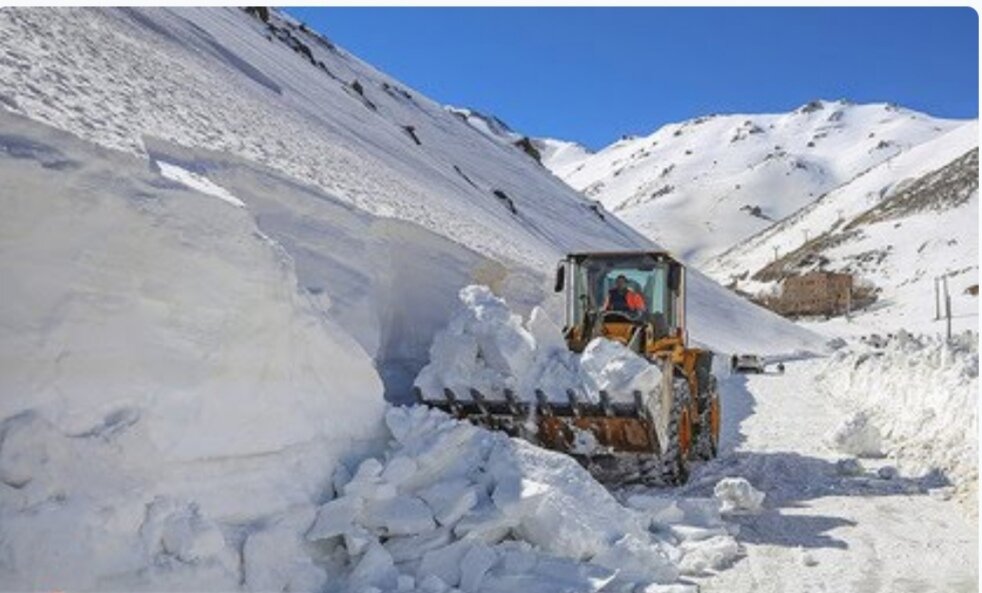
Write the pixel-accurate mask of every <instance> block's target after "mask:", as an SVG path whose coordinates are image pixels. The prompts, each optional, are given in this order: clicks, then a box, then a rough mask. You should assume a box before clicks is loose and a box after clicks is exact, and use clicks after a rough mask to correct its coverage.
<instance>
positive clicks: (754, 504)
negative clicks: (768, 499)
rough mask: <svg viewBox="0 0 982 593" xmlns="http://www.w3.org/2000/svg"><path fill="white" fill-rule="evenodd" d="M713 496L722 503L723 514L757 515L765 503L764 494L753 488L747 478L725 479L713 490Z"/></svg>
mask: <svg viewBox="0 0 982 593" xmlns="http://www.w3.org/2000/svg"><path fill="white" fill-rule="evenodd" d="M713 496H715V497H716V500H718V501H719V502H720V510H721V512H723V513H734V512H748V513H755V512H757V511H759V510H760V506H761V504H763V502H764V493H763V492H761V491H759V490H757V489H756V488H754V487H753V486H751V485H750V482H748V481H747V480H746V478H723V479H722V480H720V481H719V482H717V483H716V486H715V487H714V488H713Z"/></svg>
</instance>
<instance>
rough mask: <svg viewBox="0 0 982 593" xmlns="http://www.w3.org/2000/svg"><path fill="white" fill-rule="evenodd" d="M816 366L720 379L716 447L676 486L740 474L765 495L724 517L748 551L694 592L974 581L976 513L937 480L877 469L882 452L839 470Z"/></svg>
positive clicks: (835, 413) (706, 486)
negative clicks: (857, 467) (758, 506)
mask: <svg viewBox="0 0 982 593" xmlns="http://www.w3.org/2000/svg"><path fill="white" fill-rule="evenodd" d="M821 364H822V361H820V360H815V361H797V362H791V363H788V364H787V372H786V374H785V375H783V376H782V375H776V374H766V375H750V376H743V375H735V376H732V377H730V378H729V379H727V381H726V383H725V385H724V387H723V389H724V414H725V420H724V429H723V430H724V434H723V451H722V452H721V455H720V458H719V459H718V460H717V461H715V462H713V463H711V464H708V465H706V466H704V467H701V468H699V469H698V470H697V472H696V473H695V474H694V476H693V479H692V481H691V483H690V485H688V486H687V487H686V488H685V489H684V490H685V493H686V494H694V495H706V494H708V493H710V492H711V491H712V487H713V485H714V484H715V483H716V481H718V480H719V478H720V477H722V476H742V477H745V478H747V479H748V480H749V481H750V482H751V484H753V485H754V486H755V487H756V488H758V489H760V490H762V491H764V492H765V493H766V495H767V498H766V499H765V501H764V510H763V511H762V512H761V513H760V514H758V515H745V516H736V517H731V519H732V520H734V521H735V522H737V523H738V524H739V525H740V534H739V537H738V539H739V540H740V541H741V542H742V543H743V544H744V546H745V549H746V557H745V558H743V559H741V560H738V561H737V562H736V564H735V565H734V566H732V567H731V568H729V569H727V570H723V571H721V572H719V573H718V574H714V575H706V576H705V577H703V578H699V579H698V581H699V584H700V588H701V590H702V591H706V592H712V591H758V592H762V591H781V592H784V591H802V592H821V591H835V592H843V591H855V592H862V593H870V592H876V591H883V592H904V591H911V592H913V591H918V592H921V591H950V592H954V591H977V590H978V589H977V583H978V531H977V525H978V524H977V518H976V517H974V516H972V514H971V512H970V509H968V508H966V507H965V506H960V505H959V504H957V503H955V502H953V501H951V500H945V499H944V496H942V495H941V493H943V492H945V490H946V489H945V488H940V489H939V488H938V486H939V484H938V481H939V480H938V479H937V478H931V477H922V478H910V477H898V478H894V479H892V480H883V479H879V478H877V477H876V469H877V468H878V467H879V466H882V465H887V464H889V461H888V460H882V461H876V460H873V461H871V460H862V464H863V467H864V469H865V472H864V473H863V474H861V475H858V476H848V475H844V473H843V472H840V471H838V470H837V467H836V462H837V461H838V460H839V459H841V458H842V457H843V456H842V455H840V454H838V453H837V452H836V451H834V450H832V449H830V448H829V446H828V445H826V442H825V441H826V435H827V434H828V433H829V432H830V431H831V430H832V429H833V428H834V427H835V425H836V424H837V423H838V422H839V421H840V420H841V419H842V412H841V411H840V410H838V409H837V408H836V407H835V406H834V404H833V402H831V401H829V400H828V398H827V397H826V396H824V395H822V391H821V389H820V386H818V385H817V384H816V383H815V379H814V375H815V373H816V371H817V370H818V369H819V368H820V367H821ZM942 483H943V479H942Z"/></svg>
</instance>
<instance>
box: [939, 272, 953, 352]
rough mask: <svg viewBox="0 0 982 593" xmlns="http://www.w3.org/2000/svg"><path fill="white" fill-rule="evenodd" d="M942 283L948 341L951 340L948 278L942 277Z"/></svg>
mask: <svg viewBox="0 0 982 593" xmlns="http://www.w3.org/2000/svg"><path fill="white" fill-rule="evenodd" d="M941 278H942V281H943V282H944V315H945V319H946V320H947V326H948V327H947V332H946V333H947V335H948V340H949V341H950V340H951V295H950V294H948V277H947V276H942V277H941Z"/></svg>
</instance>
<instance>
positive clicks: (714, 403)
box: [692, 377, 720, 461]
mask: <svg viewBox="0 0 982 593" xmlns="http://www.w3.org/2000/svg"><path fill="white" fill-rule="evenodd" d="M700 399H701V400H702V401H701V402H700V406H699V408H700V410H701V412H700V413H699V432H698V434H697V435H696V442H695V446H694V447H693V450H692V453H693V456H694V457H695V458H696V459H700V460H703V461H708V460H710V459H715V458H716V455H717V454H718V453H719V431H720V401H719V390H718V389H717V385H716V377H711V378H710V379H709V384H708V385H707V388H706V391H705V392H704V393H702V394H701V395H700Z"/></svg>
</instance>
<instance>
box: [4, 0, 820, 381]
mask: <svg viewBox="0 0 982 593" xmlns="http://www.w3.org/2000/svg"><path fill="white" fill-rule="evenodd" d="M4 16H5V18H4V19H3V21H2V23H0V27H2V28H0V31H2V33H3V36H4V39H6V40H8V43H9V44H10V45H11V46H16V47H17V50H16V51H13V52H11V53H9V54H8V55H9V57H8V59H6V60H5V61H4V62H3V63H0V79H2V80H4V81H5V82H6V84H5V91H4V96H5V100H4V101H3V105H4V106H5V108H7V109H11V110H13V111H14V112H16V113H21V114H24V115H27V116H28V117H31V118H32V119H37V120H39V121H44V122H48V123H50V124H52V125H55V126H57V127H59V128H62V129H65V130H67V131H70V132H72V133H74V134H77V135H79V136H81V137H83V138H86V139H90V140H92V141H95V142H97V143H99V144H101V145H103V146H106V147H109V148H114V149H120V150H124V151H126V152H129V153H131V154H135V155H138V156H141V157H144V158H149V159H151V160H153V161H154V162H158V161H164V162H170V163H176V164H179V165H181V166H182V167H183V168H184V169H186V170H190V171H193V172H195V173H197V174H200V175H203V176H205V177H207V178H213V179H219V178H221V179H222V181H223V182H224V183H234V182H233V181H231V180H229V179H225V177H231V176H232V174H231V173H229V172H228V171H229V166H228V165H227V164H226V163H224V162H223V161H226V160H228V159H229V158H230V157H235V158H237V159H240V160H242V161H245V162H249V163H255V164H259V165H262V166H264V167H266V168H268V169H269V170H271V171H274V172H276V173H277V174H278V175H281V176H283V177H285V178H289V179H293V180H295V181H297V182H299V183H302V184H304V185H306V186H307V187H308V189H309V190H310V191H312V192H314V193H315V194H318V195H327V196H330V197H331V198H332V199H333V200H334V201H336V202H338V203H340V204H346V205H349V206H352V207H354V208H355V211H356V212H359V213H364V214H365V215H368V216H371V217H375V218H378V219H383V220H399V221H404V222H408V223H411V225H412V228H413V229H415V230H414V231H407V232H417V231H422V234H424V235H435V236H437V237H442V238H443V239H441V240H448V241H449V242H450V243H451V244H456V245H458V246H462V247H464V248H465V249H464V251H463V252H466V253H470V254H472V256H473V254H479V256H476V257H474V259H475V261H477V260H480V261H481V264H480V265H476V264H474V263H473V262H471V263H469V264H467V265H465V266H464V269H459V268H458V269H455V270H450V269H447V268H448V267H449V266H446V265H440V264H437V263H435V262H424V261H412V262H408V261H407V262H405V263H404V264H403V265H400V266H396V269H397V270H398V271H403V270H405V269H406V267H405V266H406V265H410V266H417V267H418V266H422V267H423V268H427V269H428V270H429V273H430V275H433V276H437V277H441V276H443V274H444V271H446V272H447V273H448V274H449V275H451V276H454V277H455V280H454V281H452V282H451V283H450V284H449V285H442V284H441V282H440V281H436V280H433V281H430V282H426V281H425V279H428V278H429V275H425V274H424V275H418V276H417V277H418V278H420V280H421V282H417V283H415V284H416V285H417V286H414V285H413V284H401V285H400V288H401V289H402V290H404V291H407V293H405V294H401V295H397V296H398V297H399V300H400V301H401V302H403V303H405V304H407V305H409V306H412V307H414V308H417V309H426V312H424V313H423V314H422V318H421V319H417V320H414V321H413V322H412V323H413V324H414V326H415V327H414V330H415V331H414V332H411V333H412V335H413V336H420V339H422V340H426V339H428V338H429V337H430V336H431V335H432V332H433V331H435V329H437V328H438V327H439V325H440V320H439V319H437V317H439V314H438V313H437V312H439V311H442V310H443V309H445V308H446V307H447V306H449V305H450V304H451V303H453V300H454V298H455V293H456V289H455V288H452V287H454V286H460V285H461V283H460V278H459V276H460V275H465V276H470V277H471V278H470V279H471V280H475V281H481V282H484V283H491V284H494V285H496V287H497V289H498V290H499V291H500V292H502V293H503V294H504V295H505V296H507V297H509V298H510V299H511V300H512V301H515V302H514V303H513V304H515V305H516V306H517V307H518V308H519V310H526V311H527V310H528V307H529V306H530V304H534V303H537V302H540V301H542V299H543V298H544V297H545V296H546V293H545V292H544V290H543V289H545V288H547V287H548V284H549V283H548V281H547V279H546V276H547V275H548V274H551V271H552V268H553V266H554V264H555V261H556V260H557V259H558V257H560V256H561V254H562V253H565V252H568V251H573V250H587V249H618V248H623V247H627V246H639V245H650V243H648V242H647V241H645V240H644V238H643V237H641V236H640V235H638V234H637V233H636V232H634V231H633V230H632V229H630V228H629V227H628V226H627V225H625V224H623V223H621V222H620V221H618V220H617V219H616V218H615V217H611V216H606V215H605V214H604V213H603V211H602V210H598V209H596V207H595V206H594V205H593V203H592V202H590V201H589V200H585V199H584V198H582V197H581V196H580V195H578V194H577V193H576V192H574V191H572V190H570V189H569V188H568V187H567V186H565V185H564V184H563V183H562V182H561V181H560V180H558V179H556V178H555V177H553V176H551V175H548V174H547V173H546V172H545V171H544V170H543V168H542V167H541V166H540V165H539V164H538V163H536V162H535V161H534V160H533V159H531V158H529V157H528V155H526V154H524V153H523V152H522V151H520V150H517V149H516V148H514V147H506V146H502V145H501V144H500V143H497V142H494V141H491V140H489V139H488V138H487V137H486V136H484V135H483V134H480V133H478V132H476V131H475V130H474V129H473V128H471V127H470V126H468V125H465V122H462V121H460V119H459V118H458V117H457V116H455V115H454V114H452V113H450V112H448V111H446V110H445V109H444V108H443V107H442V106H440V105H438V104H436V103H435V102H433V101H431V100H429V99H427V98H425V97H423V96H420V95H419V94H418V93H415V92H414V91H412V89H408V88H406V87H405V85H402V84H401V83H399V82H398V81H395V80H393V79H392V78H390V77H388V76H386V75H384V74H383V73H380V72H378V71H377V70H375V69H374V68H372V67H371V66H369V65H367V64H364V63H363V62H361V61H360V60H358V59H357V58H356V57H354V56H351V55H350V54H348V53H346V52H345V51H344V50H342V49H340V48H338V47H336V46H335V45H333V44H332V43H331V42H330V41H328V40H326V39H324V38H323V37H321V36H319V35H317V34H315V33H313V32H310V31H308V30H306V28H304V27H302V26H301V25H300V24H298V23H295V22H293V21H292V20H291V19H290V18H289V17H285V16H282V15H279V14H278V13H275V12H274V13H272V15H271V17H270V19H271V20H270V22H269V23H264V22H262V21H261V20H260V19H258V18H254V17H252V16H250V15H248V14H246V13H244V12H243V11H241V10H233V9H226V10H217V11H216V10H193V9H191V10H139V11H136V10H121V11H86V10H78V11H74V10H73V11H58V12H50V11H49V12H46V11H26V10H18V11H9V12H7V13H5V15H4ZM52 39H55V40H57V41H56V42H51V40H52ZM417 141H418V142H417ZM189 148H194V149H195V150H196V151H198V152H193V153H191V152H188V149H189ZM202 150H206V151H208V152H209V153H210V154H201V151H202ZM223 175H224V176H225V177H222V176H223ZM228 189H230V190H233V193H235V194H238V195H244V194H247V193H251V194H254V198H253V200H254V201H257V200H258V201H263V202H264V203H266V202H268V201H269V200H274V199H279V198H280V196H281V195H282V194H277V193H271V192H267V193H264V192H261V191H257V190H256V184H254V183H247V184H238V185H237V186H236V187H230V188H228ZM278 191H279V190H278ZM256 194H258V195H256ZM321 201H323V200H321ZM246 203H247V205H248V206H249V207H250V208H251V207H253V204H250V203H249V202H248V201H246ZM258 206H259V204H256V207H258ZM291 207H292V206H291ZM303 208H304V209H306V208H310V206H309V205H307V204H305V205H304V206H303ZM258 222H259V226H260V228H263V230H264V232H267V233H268V234H269V235H270V236H271V237H272V238H274V239H275V240H277V241H279V242H280V243H281V244H282V245H283V246H284V248H285V249H287V250H288V251H290V252H291V255H292V256H294V257H295V258H297V261H298V263H299V264H300V268H299V271H298V274H299V276H300V282H301V284H302V285H304V284H306V282H307V279H306V278H305V276H306V274H312V275H315V276H316V275H317V274H318V273H322V272H323V270H321V272H318V269H317V266H316V265H313V263H311V265H304V262H307V261H308V260H313V262H317V264H318V265H326V263H325V262H324V261H323V260H324V259H333V260H335V264H337V265H343V267H345V269H346V270H348V272H349V273H347V274H345V275H344V276H343V277H342V278H341V282H340V283H338V282H337V281H335V282H330V283H328V282H324V281H323V279H319V280H317V282H315V283H314V284H313V288H314V289H316V290H320V291H323V292H324V293H325V294H326V296H327V297H329V300H331V301H332V302H333V303H335V304H336V305H337V306H338V308H339V310H338V311H337V313H339V315H338V317H339V318H340V319H341V322H342V323H346V322H347V321H348V320H349V318H350V316H349V315H348V314H347V312H348V310H349V309H353V308H357V307H358V306H359V303H361V302H364V301H365V300H366V299H365V298H364V297H365V295H364V294H359V290H360V287H361V292H364V285H365V284H366V283H369V284H371V280H370V279H369V277H370V276H372V273H371V271H372V270H373V269H377V267H378V266H379V265H387V264H382V263H380V262H375V261H373V258H372V257H371V256H373V255H375V254H373V253H365V252H364V251H359V250H352V251H350V252H348V251H345V252H344V253H345V254H347V256H351V257H354V258H355V261H343V262H340V263H339V262H337V260H339V259H343V258H344V257H346V256H344V255H340V254H336V252H335V249H336V247H335V248H332V249H331V250H327V249H326V247H327V244H326V243H322V244H321V246H320V248H319V249H317V248H314V247H313V246H310V245H308V244H307V242H308V241H311V240H314V239H312V238H311V237H309V235H310V234H311V232H312V230H313V229H311V228H310V225H311V224H314V225H316V224H325V222H321V223H313V222H311V221H309V220H299V219H297V214H296V213H292V214H291V213H284V212H282V211H281V212H278V213H276V214H274V213H271V212H270V213H266V214H265V215H260V216H259V217H258ZM335 226H337V225H335ZM374 228H375V229H376V230H378V229H381V228H383V226H382V225H374ZM400 228H401V227H400ZM399 232H400V233H401V232H403V231H399ZM348 234H349V235H353V236H354V237H356V238H357V237H358V236H359V235H358V233H348ZM294 247H296V248H300V247H303V248H304V249H301V252H300V253H293V252H294V251H295V249H294ZM448 249H450V250H451V251H453V250H454V249H455V248H452V247H449V246H448ZM407 253H408V252H406V251H403V252H402V254H400V255H404V254H407ZM416 257H417V258H419V259H425V258H423V257H421V255H417V256H416ZM359 258H367V259H368V261H357V260H358V259H359ZM405 259H407V260H408V259H409V258H408V257H406V258H405ZM485 260H490V261H485ZM383 262H388V260H387V259H385V258H383ZM356 271H357V272H356ZM691 287H692V291H693V292H694V293H695V295H696V298H694V299H693V302H694V303H699V302H700V301H701V302H704V303H707V304H708V303H715V302H716V301H720V302H721V303H725V304H724V305H722V306H723V307H724V308H729V309H731V312H733V311H739V313H740V314H739V315H738V316H735V317H734V316H729V315H727V316H720V315H718V314H717V311H716V307H706V308H702V307H699V306H694V307H693V310H692V316H693V319H692V322H691V324H690V325H691V329H692V332H693V335H694V336H695V337H696V338H697V339H699V340H700V341H702V342H704V343H707V344H714V343H715V342H716V341H717V340H716V337H717V335H718V337H719V338H720V339H721V340H720V344H721V345H720V348H724V347H726V346H730V347H732V346H733V345H734V344H738V343H739V340H740V339H741V338H742V336H745V335H746V331H747V330H748V328H769V327H774V328H775V330H776V332H777V333H776V334H775V335H774V336H769V337H767V338H766V340H765V341H767V342H768V343H774V344H775V346H774V348H777V349H795V348H799V347H806V346H807V345H808V344H810V342H809V340H810V338H809V336H808V334H804V333H801V332H800V331H798V330H796V329H795V328H794V327H793V326H791V325H789V324H783V325H782V324H781V322H780V321H778V320H777V319H776V318H773V317H772V316H770V315H769V314H768V313H766V312H762V311H760V310H758V309H755V308H752V307H749V306H743V304H742V303H741V302H740V301H738V300H735V299H733V298H731V297H730V296H729V295H728V294H726V292H725V291H723V290H721V289H719V288H718V287H716V286H715V285H713V284H712V283H711V282H708V281H706V280H704V279H702V278H701V277H695V278H694V279H693V282H692V284H691ZM368 292H374V291H368ZM390 296H396V295H390ZM383 298H384V297H383ZM369 308H372V309H374V310H379V309H381V310H383V311H387V312H388V314H391V315H395V316H399V315H401V313H400V312H398V311H395V310H394V309H393V308H392V307H391V306H389V305H386V304H385V303H382V304H379V305H378V306H375V305H372V306H371V307H369ZM358 319H359V321H361V320H362V318H361V317H358ZM381 324H382V325H386V324H388V322H387V321H383V322H381ZM775 324H777V325H776V326H775ZM348 328H349V329H351V330H354V333H355V334H356V337H357V338H358V339H359V340H360V341H361V342H362V343H363V345H365V346H366V348H367V349H368V350H369V352H370V353H371V354H373V355H374V354H375V351H374V350H375V347H376V346H377V344H378V343H379V342H386V340H390V341H391V340H398V339H399V338H398V337H393V334H394V332H392V333H387V332H386V330H385V329H384V328H379V329H378V330H377V331H372V330H368V331H366V329H365V328H364V327H363V326H361V325H357V324H349V325H348ZM778 328H780V329H778ZM379 333H382V334H385V335H381V336H379ZM400 333H402V334H405V333H407V332H400ZM367 336H378V339H375V338H374V337H373V338H371V339H368V338H367ZM782 336H783V337H782ZM785 337H787V338H788V339H787V340H785ZM811 344H812V345H814V344H813V343H811ZM724 345H725V346H724ZM391 348H392V349H393V350H400V349H402V350H404V351H405V350H411V351H407V352H403V353H402V354H401V355H402V356H408V357H412V356H417V357H418V356H421V355H425V354H424V353H422V352H420V350H419V349H418V348H417V347H416V346H412V345H408V346H407V345H405V344H401V343H400V344H391ZM417 362H418V361H417Z"/></svg>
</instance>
